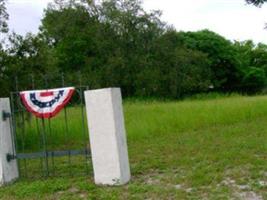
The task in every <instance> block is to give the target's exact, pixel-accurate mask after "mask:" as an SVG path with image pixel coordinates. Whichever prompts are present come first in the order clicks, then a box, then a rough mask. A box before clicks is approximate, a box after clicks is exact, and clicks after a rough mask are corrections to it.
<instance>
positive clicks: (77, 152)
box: [15, 149, 86, 159]
mask: <svg viewBox="0 0 267 200" xmlns="http://www.w3.org/2000/svg"><path fill="white" fill-rule="evenodd" d="M85 152H86V149H80V150H62V151H47V152H43V151H40V152H35V153H18V154H17V155H16V156H15V158H17V159H36V158H45V157H46V156H47V157H63V156H68V155H71V156H77V155H84V154H85Z"/></svg>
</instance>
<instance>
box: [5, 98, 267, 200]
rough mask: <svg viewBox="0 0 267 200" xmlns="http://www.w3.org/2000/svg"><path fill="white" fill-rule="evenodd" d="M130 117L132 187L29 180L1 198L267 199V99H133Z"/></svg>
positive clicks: (84, 181) (10, 188)
mask: <svg viewBox="0 0 267 200" xmlns="http://www.w3.org/2000/svg"><path fill="white" fill-rule="evenodd" d="M69 112H73V113H74V114H73V115H75V112H76V111H75V109H70V110H69ZM124 112H125V120H126V129H127V139H128V148H129V157H130V165H131V172H132V180H131V182H130V183H129V184H128V185H126V186H122V187H100V186H95V185H94V183H93V177H92V176H89V177H82V176H77V177H68V176H66V177H65V178H50V179H45V180H27V179H26V180H20V181H18V182H16V183H15V184H13V185H10V186H6V187H4V188H1V189H0V198H1V199H32V200H35V199H47V200H52V199H256V200H257V199H267V154H266V152H267V96H257V97H241V96H230V97H220V98H215V99H203V100H185V101H177V102H171V101H168V102H160V101H152V100H151V101H133V100H126V101H125V103H124ZM59 118H60V117H59ZM73 119H74V121H75V120H77V119H79V118H78V117H76V118H73ZM58 120H59V119H58ZM57 124H58V123H57ZM59 124H60V123H59ZM73 126H74V127H75V125H73ZM76 131H78V132H79V129H77V130H76ZM73 134H74V135H75V131H74V132H73ZM73 138H75V137H73ZM59 139H60V137H59ZM29 143H30V142H29Z"/></svg>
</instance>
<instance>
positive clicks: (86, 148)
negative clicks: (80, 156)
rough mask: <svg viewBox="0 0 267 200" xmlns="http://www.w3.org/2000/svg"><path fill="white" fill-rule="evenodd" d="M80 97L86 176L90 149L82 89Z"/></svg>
mask: <svg viewBox="0 0 267 200" xmlns="http://www.w3.org/2000/svg"><path fill="white" fill-rule="evenodd" d="M80 84H81V81H80ZM79 96H80V107H81V115H82V133H83V145H84V148H85V154H84V162H85V173H86V174H89V168H88V165H87V160H88V157H87V151H88V147H87V143H88V142H86V141H87V136H86V128H85V119H84V99H83V98H84V96H83V91H82V89H81V88H80V90H79Z"/></svg>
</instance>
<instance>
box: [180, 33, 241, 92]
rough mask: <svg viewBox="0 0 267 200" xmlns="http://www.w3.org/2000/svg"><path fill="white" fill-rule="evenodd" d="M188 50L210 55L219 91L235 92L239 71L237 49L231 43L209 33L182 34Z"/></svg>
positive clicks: (213, 79)
mask: <svg viewBox="0 0 267 200" xmlns="http://www.w3.org/2000/svg"><path fill="white" fill-rule="evenodd" d="M180 34H181V35H182V37H183V38H184V44H185V45H186V47H187V48H189V49H193V50H198V51H201V52H203V53H205V54H207V55H208V58H209V60H210V66H207V67H210V68H211V80H212V84H213V86H214V88H215V89H216V90H219V91H229V90H234V88H235V85H236V84H237V82H239V81H240V80H239V79H238V74H239V70H238V68H237V63H236V59H235V49H234V48H233V45H232V43H231V41H229V40H226V39H225V38H224V37H222V36H220V35H218V34H216V33H214V32H212V31H209V30H202V31H197V32H185V33H183V32H181V33H180Z"/></svg>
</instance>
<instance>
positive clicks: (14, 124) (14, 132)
mask: <svg viewBox="0 0 267 200" xmlns="http://www.w3.org/2000/svg"><path fill="white" fill-rule="evenodd" d="M13 95H14V94H13V93H11V94H10V100H11V116H12V126H13V136H14V145H15V147H14V148H15V149H14V150H13V152H12V153H13V155H15V153H16V152H17V151H18V141H17V124H16V123H17V122H16V120H17V119H16V114H15V99H14V96H13ZM18 174H19V176H20V175H21V170H20V162H18Z"/></svg>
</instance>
